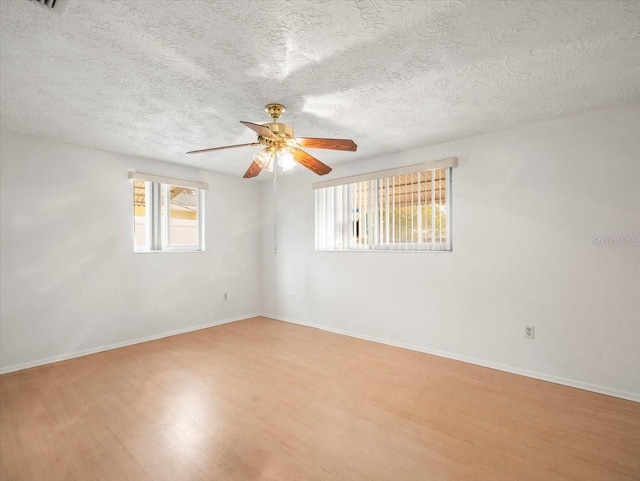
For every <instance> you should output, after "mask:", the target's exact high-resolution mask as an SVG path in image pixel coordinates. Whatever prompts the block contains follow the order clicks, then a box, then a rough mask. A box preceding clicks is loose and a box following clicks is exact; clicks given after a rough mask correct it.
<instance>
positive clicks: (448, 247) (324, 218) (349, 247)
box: [312, 157, 458, 252]
mask: <svg viewBox="0 0 640 481" xmlns="http://www.w3.org/2000/svg"><path fill="white" fill-rule="evenodd" d="M457 165H458V159H457V158H456V157H450V158H447V159H442V160H436V161H431V162H424V163H421V164H415V165H409V166H405V167H399V168H395V169H387V170H382V171H377V172H370V173H367V174H362V175H355V176H351V177H344V178H340V179H332V180H327V181H321V182H316V183H314V184H313V186H312V187H313V189H314V191H315V249H316V251H323V252H451V251H452V249H453V245H452V240H451V219H452V208H451V207H452V202H451V177H452V171H453V168H454V167H457ZM439 169H444V170H445V183H446V192H445V197H444V200H445V205H446V209H447V210H446V226H445V227H446V239H445V242H438V243H434V242H427V243H425V242H421V241H418V242H411V243H409V242H405V243H395V242H382V240H383V238H385V237H386V236H385V235H383V233H382V232H381V231H380V227H381V225H380V220H379V219H378V215H379V214H380V212H379V208H380V206H378V205H376V203H377V201H376V200H375V199H378V198H379V196H378V189H379V186H381V185H383V184H384V183H385V182H386V181H388V180H390V179H392V178H394V177H397V176H401V175H405V174H417V173H421V172H426V171H436V170H439ZM362 182H368V185H369V188H370V189H371V190H373V191H374V192H375V194H369V197H370V200H369V202H367V203H366V204H368V206H367V205H365V215H366V217H365V219H364V222H365V225H364V226H361V225H358V230H359V236H363V235H364V236H365V239H366V236H370V238H369V239H368V240H366V241H365V242H356V234H355V229H356V227H355V225H356V224H355V221H356V217H358V219H357V220H362V217H360V216H356V215H355V213H354V209H353V205H354V202H353V198H352V196H353V195H354V190H355V189H356V185H357V184H359V183H360V185H361V183H362ZM334 187H337V188H338V189H331V188H334ZM384 188H386V189H388V188H389V184H388V183H387V184H386V186H385V187H384ZM431 192H432V195H434V194H435V189H432V190H431ZM345 195H346V196H348V197H347V198H346V199H345ZM387 198H388V197H387ZM431 204H432V205H435V197H434V198H432V202H431ZM381 205H382V204H381ZM419 205H420V204H418V206H419ZM360 207H362V206H360ZM367 207H369V208H367ZM386 207H387V212H388V207H389V204H388V203H387V204H386ZM327 212H328V213H327ZM387 221H388V217H387ZM369 225H371V228H370V229H367V226H369ZM418 225H420V224H418ZM432 225H433V224H432ZM338 231H339V232H338ZM387 231H388V227H387ZM387 234H388V232H387Z"/></svg>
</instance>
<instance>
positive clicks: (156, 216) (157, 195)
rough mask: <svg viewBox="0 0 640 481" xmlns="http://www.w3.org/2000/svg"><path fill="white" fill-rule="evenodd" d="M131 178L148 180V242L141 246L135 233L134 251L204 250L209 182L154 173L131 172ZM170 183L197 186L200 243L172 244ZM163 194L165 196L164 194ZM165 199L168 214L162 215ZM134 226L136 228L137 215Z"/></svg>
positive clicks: (146, 193)
mask: <svg viewBox="0 0 640 481" xmlns="http://www.w3.org/2000/svg"><path fill="white" fill-rule="evenodd" d="M129 179H134V180H144V181H145V217H146V223H145V226H146V233H145V234H146V239H147V242H146V245H144V246H138V245H136V243H135V233H134V237H133V252H134V253H151V252H204V250H205V244H204V227H205V221H204V218H205V209H204V205H205V191H206V190H207V189H208V184H205V183H202V182H194V181H189V180H182V179H172V178H169V177H161V176H156V175H152V174H144V173H140V172H129ZM171 186H178V187H185V188H192V189H196V190H197V192H198V194H197V206H198V217H197V219H198V220H197V230H198V244H193V245H183V244H171V243H170V242H169V239H170V238H171V237H170V229H171V225H170V223H169V213H170V195H169V193H170V191H169V188H170V187H171ZM163 193H164V196H163V195H162V194H163ZM163 198H164V211H165V215H164V216H162V202H163V200H162V199H163ZM133 221H134V229H135V217H134V219H133Z"/></svg>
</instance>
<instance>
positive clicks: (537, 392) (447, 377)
mask: <svg viewBox="0 0 640 481" xmlns="http://www.w3.org/2000/svg"><path fill="white" fill-rule="evenodd" d="M638 453H640V404H638V403H634V402H631V401H625V400H621V399H616V398H613V397H608V396H603V395H600V394H595V393H591V392H587V391H581V390H578V389H573V388H569V387H565V386H560V385H556V384H552V383H547V382H543V381H538V380H535V379H530V378H525V377H522V376H517V375H514V374H509V373H505V372H501V371H496V370H492V369H488V368H483V367H480V366H474V365H470V364H466V363H463V362H458V361H453V360H449V359H444V358H439V357H435V356H430V355H427V354H422V353H417V352H413V351H408V350H403V349H399V348H394V347H391V346H385V345H381V344H376V343H372V342H368V341H362V340H358V339H354V338H349V337H345V336H340V335H337V334H333V333H329V332H325V331H320V330H317V329H312V328H307V327H303V326H297V325H293V324H287V323H283V322H279V321H274V320H271V319H267V318H253V319H248V320H245V321H240V322H235V323H232V324H227V325H223V326H218V327H214V328H210V329H205V330H201V331H196V332H192V333H188V334H183V335H179V336H173V337H170V338H165V339H160V340H157V341H152V342H147V343H143V344H138V345H135V346H129V347H125V348H121V349H115V350H112V351H107V352H103V353H99V354H94V355H91V356H85V357H82V358H78V359H73V360H69V361H64V362H59V363H55V364H50V365H47V366H41V367H38V368H33V369H28V370H24V371H19V372H15V373H10V374H5V375H3V376H0V479H2V481H23V480H25V481H27V480H28V481H31V480H39V479H46V480H51V481H56V480H61V481H62V480H64V481H68V480H83V481H85V480H101V481H102V480H105V481H110V480H114V481H115V480H118V481H122V480H136V481H138V480H140V481H144V480H167V481H168V480H176V479H180V480H184V481H203V480H210V479H220V480H225V481H226V480H229V481H235V480H238V481H248V480H264V481H268V480H274V481H275V480H292V481H293V480H305V481H313V480H323V481H329V480H341V481H356V480H357V481H387V480H393V481H397V480H402V481H413V480H415V481H424V480H434V481H437V480H447V481H457V480H460V481H462V480H490V481H503V480H504V481H515V480H518V481H554V480H558V481H559V480H575V481H617V480H619V481H637V480H638V479H640V456H639V455H638Z"/></svg>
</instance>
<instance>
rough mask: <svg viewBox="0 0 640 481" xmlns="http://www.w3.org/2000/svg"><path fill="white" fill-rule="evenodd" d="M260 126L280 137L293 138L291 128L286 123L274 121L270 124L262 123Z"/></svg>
mask: <svg viewBox="0 0 640 481" xmlns="http://www.w3.org/2000/svg"><path fill="white" fill-rule="evenodd" d="M262 126H263V127H266V128H268V129H269V130H270V131H271V132H273V133H274V134H276V135H277V136H278V137H280V138H282V139H285V140H286V139H291V138H293V129H292V128H291V126H289V125H287V124H276V123H275V122H274V123H272V124H262Z"/></svg>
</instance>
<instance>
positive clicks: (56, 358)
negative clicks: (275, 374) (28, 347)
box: [0, 314, 260, 374]
mask: <svg viewBox="0 0 640 481" xmlns="http://www.w3.org/2000/svg"><path fill="white" fill-rule="evenodd" d="M257 316H260V314H247V315H245V316H240V317H232V318H229V319H223V320H221V321H214V322H209V323H206V324H199V325H197V326H191V327H186V328H184V329H176V330H174V331H168V332H163V333H161V334H153V335H151V336H145V337H139V338H137V339H132V340H130V341H123V342H116V343H115V344H108V345H106V346H99V347H92V348H90V349H84V350H82V351H75V352H70V353H67V354H60V355H59V356H53V357H47V358H45V359H38V360H37V361H29V362H24V363H21V364H13V365H11V366H6V367H2V368H0V374H7V373H10V372H14V371H21V370H23V369H29V368H31V367H37V366H43V365H45V364H51V363H53V362H59V361H66V360H67V359H73V358H75V357H81V356H87V355H89V354H95V353H97V352H102V351H110V350H111V349H118V348H119V347H125V346H132V345H133V344H140V343H141V342H147V341H154V340H156V339H162V338H163V337H169V336H175V335H178V334H184V333H187V332H192V331H199V330H201V329H207V328H209V327H214V326H221V325H222V324H229V323H230V322H236V321H241V320H243V319H249V318H251V317H257Z"/></svg>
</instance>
